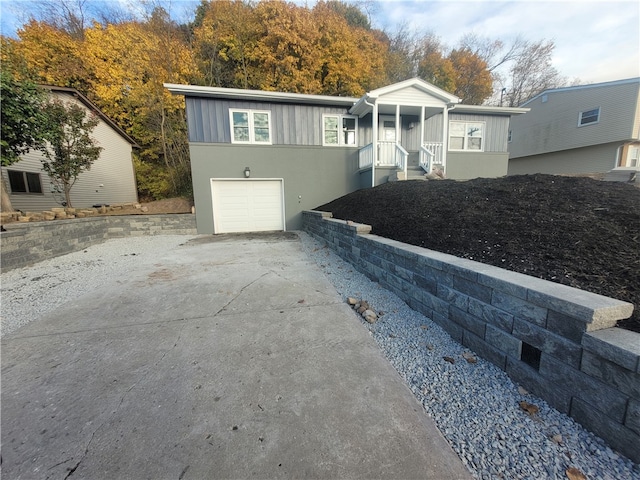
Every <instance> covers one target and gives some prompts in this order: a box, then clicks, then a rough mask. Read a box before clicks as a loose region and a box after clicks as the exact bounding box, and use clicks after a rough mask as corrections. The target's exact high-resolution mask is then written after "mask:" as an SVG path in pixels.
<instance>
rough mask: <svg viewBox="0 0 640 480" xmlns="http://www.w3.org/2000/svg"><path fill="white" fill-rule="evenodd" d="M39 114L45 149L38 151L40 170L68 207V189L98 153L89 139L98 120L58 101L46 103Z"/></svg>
mask: <svg viewBox="0 0 640 480" xmlns="http://www.w3.org/2000/svg"><path fill="white" fill-rule="evenodd" d="M43 113H44V116H45V117H46V123H45V133H44V138H45V140H46V146H45V148H43V149H42V152H43V153H44V159H43V160H42V169H43V170H44V171H45V172H47V174H48V175H49V177H50V178H51V181H52V183H53V184H54V185H56V186H58V187H60V188H61V189H62V191H63V192H64V197H65V201H66V206H67V207H71V206H72V205H71V188H72V187H73V185H74V184H75V182H76V180H77V179H78V176H79V175H80V174H81V173H82V172H84V171H86V170H89V169H90V168H91V165H92V164H93V163H94V162H95V161H96V160H97V159H98V158H99V157H100V152H101V151H102V147H100V146H98V145H97V142H96V140H95V139H94V138H92V137H91V132H92V131H93V130H94V128H95V127H96V126H97V125H98V118H97V117H96V116H95V115H93V114H89V115H87V111H86V110H85V109H84V108H82V107H81V106H80V105H78V104H76V103H71V102H69V103H65V102H62V101H61V100H52V101H50V102H49V103H48V104H47V105H46V106H45V108H44V110H43Z"/></svg>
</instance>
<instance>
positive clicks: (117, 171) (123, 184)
mask: <svg viewBox="0 0 640 480" xmlns="http://www.w3.org/2000/svg"><path fill="white" fill-rule="evenodd" d="M52 95H53V96H55V97H56V98H58V99H60V100H62V101H64V102H66V103H70V102H73V103H76V104H78V105H80V106H81V107H83V108H86V107H85V106H84V105H83V104H82V103H81V102H79V101H78V100H76V99H75V98H73V97H71V96H70V95H65V94H62V93H58V92H53V93H52ZM91 136H92V137H94V138H95V139H96V141H97V142H98V145H99V146H101V147H102V148H103V150H102V152H101V153H100V157H99V158H98V160H96V161H95V162H94V163H93V165H91V168H90V169H89V170H87V171H85V172H83V173H81V174H80V175H79V176H78V179H77V181H76V183H75V184H74V185H73V187H72V188H71V204H72V206H73V207H76V208H84V207H90V206H92V205H97V204H116V203H131V202H137V201H138V192H137V186H136V179H135V172H134V167H133V159H132V158H131V150H132V147H131V144H130V143H129V142H128V141H127V140H125V139H124V138H123V137H122V136H121V135H120V134H118V133H117V132H116V131H115V130H114V129H113V128H111V127H110V126H109V125H108V124H107V123H106V122H105V121H104V120H102V119H100V120H99V122H98V125H97V126H96V128H95V129H94V130H93V132H92V133H91ZM43 157H44V156H43V154H42V153H40V152H39V151H37V150H31V151H30V152H29V153H27V154H25V155H23V156H22V159H21V160H20V161H18V162H16V163H14V164H13V165H10V166H9V167H6V168H3V169H2V176H3V177H4V179H5V181H6V183H5V185H7V186H9V178H8V174H7V172H6V170H17V171H22V172H33V173H39V174H40V183H41V185H42V194H31V193H10V199H11V204H12V206H13V208H14V209H18V210H22V211H40V210H47V209H49V208H52V207H60V206H61V204H62V202H63V201H64V193H56V194H55V195H54V194H53V193H52V183H51V179H50V178H49V177H48V175H47V174H46V173H45V172H44V171H42V158H43ZM100 185H102V186H100ZM10 190H11V189H10V187H9V191H10Z"/></svg>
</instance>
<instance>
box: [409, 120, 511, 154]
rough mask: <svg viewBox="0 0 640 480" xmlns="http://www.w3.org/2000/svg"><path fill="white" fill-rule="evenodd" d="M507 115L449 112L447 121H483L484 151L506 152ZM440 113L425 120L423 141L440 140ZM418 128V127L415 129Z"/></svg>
mask: <svg viewBox="0 0 640 480" xmlns="http://www.w3.org/2000/svg"><path fill="white" fill-rule="evenodd" d="M509 119H510V117H508V116H497V115H472V114H468V113H453V112H450V113H449V121H464V122H484V123H485V124H486V128H485V132H484V151H485V152H495V153H506V152H507V136H508V133H509ZM442 126H443V125H442V114H437V115H434V116H432V117H429V118H427V119H426V120H425V126H424V141H425V142H441V141H442ZM417 130H418V131H419V130H420V129H419V128H418V129H417Z"/></svg>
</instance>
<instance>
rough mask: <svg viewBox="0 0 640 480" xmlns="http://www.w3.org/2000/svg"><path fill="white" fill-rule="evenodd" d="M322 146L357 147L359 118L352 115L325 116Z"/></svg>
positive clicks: (323, 118) (323, 117)
mask: <svg viewBox="0 0 640 480" xmlns="http://www.w3.org/2000/svg"><path fill="white" fill-rule="evenodd" d="M322 145H325V146H331V145H336V146H343V147H345V146H346V147H357V146H358V117H354V116H351V115H323V116H322Z"/></svg>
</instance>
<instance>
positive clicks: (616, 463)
mask: <svg viewBox="0 0 640 480" xmlns="http://www.w3.org/2000/svg"><path fill="white" fill-rule="evenodd" d="M300 237H301V240H302V245H303V248H304V249H305V251H306V252H307V254H308V255H309V256H310V257H311V258H312V259H313V260H315V262H316V263H317V264H318V265H319V266H320V267H321V268H322V269H323V270H324V272H325V274H326V275H327V278H328V279H329V280H330V281H331V283H332V284H333V285H334V286H335V288H336V289H337V291H338V292H339V293H340V295H341V296H342V297H343V298H344V299H345V300H346V299H347V298H348V297H354V298H358V299H364V300H366V301H367V302H368V303H369V304H370V305H371V306H372V307H373V308H374V309H375V310H376V311H378V312H383V313H384V314H383V315H382V316H381V318H380V319H379V320H378V321H377V322H376V323H374V324H369V323H367V322H365V321H364V320H363V319H362V318H360V317H359V316H358V318H360V320H361V322H362V325H363V328H367V329H368V330H369V333H370V334H371V336H372V337H373V338H374V339H375V341H376V342H377V344H378V346H379V347H380V349H381V350H382V351H383V353H384V355H385V356H386V357H387V359H388V360H389V362H391V364H392V365H393V366H394V367H395V369H396V370H397V371H398V373H399V374H400V376H402V378H404V380H405V381H406V383H407V385H408V386H409V387H410V388H411V390H412V391H413V393H414V395H415V396H416V398H417V399H418V401H419V402H420V403H422V405H423V406H424V409H425V411H426V412H427V414H428V415H429V416H430V417H431V418H433V419H434V420H435V422H436V424H437V426H438V428H439V429H440V431H441V432H442V434H443V435H444V437H445V438H446V439H447V441H448V442H449V443H450V445H451V446H452V447H453V449H454V450H455V451H456V452H457V453H458V455H459V456H460V458H461V459H462V461H463V462H464V464H465V465H466V466H467V468H468V469H469V470H470V471H471V472H472V473H473V475H474V476H475V477H476V478H479V479H542V478H545V479H564V480H566V479H567V478H569V479H578V478H584V477H580V476H571V475H577V472H581V473H582V474H583V475H584V476H585V477H586V478H587V479H593V480H595V479H602V480H609V479H611V480H614V479H616V480H618V479H640V465H638V464H634V463H633V462H631V461H630V460H629V459H627V458H626V457H623V456H621V455H618V454H617V453H616V452H614V451H612V450H611V448H609V447H608V446H607V445H606V444H605V443H604V441H603V440H602V439H601V438H599V437H597V436H595V435H593V434H592V433H590V432H588V431H587V430H585V429H584V428H583V427H582V426H581V425H579V424H577V423H576V422H574V421H573V419H571V418H570V417H568V416H567V415H564V414H562V413H560V412H558V411H557V410H555V409H554V408H552V407H550V406H549V405H548V404H547V403H546V402H545V401H543V400H541V399H539V398H537V397H535V396H533V395H531V394H529V393H528V392H526V391H525V390H523V389H522V388H519V387H518V385H516V384H514V383H513V382H512V381H511V379H510V378H509V377H508V376H507V375H506V373H504V372H503V371H502V370H500V369H499V368H497V367H496V366H494V365H493V364H491V363H489V362H488V361H485V360H483V359H481V358H479V357H476V356H475V355H474V354H473V353H472V352H470V351H469V350H468V349H466V348H464V347H463V346H462V345H460V344H458V343H457V342H455V341H453V340H452V339H451V337H450V336H449V335H448V334H447V333H446V332H445V331H444V330H442V329H441V328H440V327H439V326H438V325H436V324H435V323H433V322H432V321H431V320H430V319H428V318H426V317H425V316H423V315H422V314H420V313H418V312H416V311H414V310H412V309H410V308H409V307H408V306H407V305H406V304H405V303H404V302H403V301H402V300H400V299H399V298H398V297H397V296H396V295H395V294H393V293H391V292H389V291H387V290H385V289H384V288H382V287H381V286H380V285H379V284H378V283H375V282H372V281H370V280H369V279H368V278H367V277H366V276H364V275H362V274H360V273H359V272H357V271H356V270H355V268H354V267H353V266H352V265H350V264H349V263H347V262H345V261H343V260H342V259H341V258H340V257H338V256H337V255H336V254H335V253H334V252H333V251H331V250H329V249H328V248H327V247H326V246H324V245H323V244H321V243H318V242H316V241H315V240H314V239H312V238H311V237H310V236H308V235H307V234H304V233H302V234H301V235H300ZM354 315H356V314H355V313H354ZM444 357H447V358H448V360H445V359H444ZM465 357H468V358H470V359H472V361H473V359H475V360H476V361H475V363H470V362H469V361H467V359H466V358H465ZM450 362H453V363H450ZM522 401H525V402H528V403H529V404H531V405H534V406H536V407H538V409H539V411H538V412H537V413H535V414H534V415H530V414H529V413H527V412H525V411H524V410H523V409H522V408H521V407H520V405H519V404H520V402H522ZM570 469H575V470H570ZM567 471H569V473H568V472H567Z"/></svg>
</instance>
